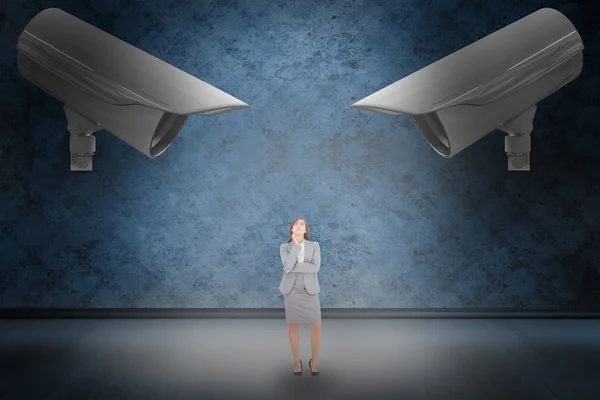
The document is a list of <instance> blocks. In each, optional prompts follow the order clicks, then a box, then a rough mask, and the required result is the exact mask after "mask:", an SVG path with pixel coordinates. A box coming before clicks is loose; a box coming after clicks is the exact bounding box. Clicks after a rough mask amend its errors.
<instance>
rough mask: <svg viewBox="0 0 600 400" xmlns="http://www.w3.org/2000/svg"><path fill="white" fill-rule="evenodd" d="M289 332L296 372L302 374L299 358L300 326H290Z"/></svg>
mask: <svg viewBox="0 0 600 400" xmlns="http://www.w3.org/2000/svg"><path fill="white" fill-rule="evenodd" d="M288 332H289V335H290V346H291V348H292V355H293V356H294V372H300V368H301V367H300V359H299V358H298V344H299V342H300V337H299V334H298V324H288Z"/></svg>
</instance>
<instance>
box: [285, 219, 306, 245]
mask: <svg viewBox="0 0 600 400" xmlns="http://www.w3.org/2000/svg"><path fill="white" fill-rule="evenodd" d="M299 219H301V220H302V221H304V225H306V232H304V239H306V240H310V231H309V230H308V222H306V220H305V219H304V218H302V217H298V218H296V219H295V220H294V221H293V222H292V224H291V225H290V239H289V240H288V241H287V242H288V243H290V242H291V241H292V228H293V227H294V224H295V223H296V221H298V220H299Z"/></svg>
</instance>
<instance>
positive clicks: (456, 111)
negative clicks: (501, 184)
mask: <svg viewBox="0 0 600 400" xmlns="http://www.w3.org/2000/svg"><path fill="white" fill-rule="evenodd" d="M583 48H584V46H583V43H582V40H581V37H580V35H579V33H578V32H577V29H576V28H575V27H574V26H573V24H572V23H571V22H570V21H569V19H568V18H567V17H565V16H564V15H563V14H562V13H560V12H559V11H557V10H554V9H551V8H543V9H541V10H538V11H536V12H534V13H532V14H530V15H528V16H526V17H524V18H522V19H520V20H518V21H516V22H514V23H512V24H510V25H508V26H506V27H504V28H502V29H500V30H498V31H496V32H494V33H492V34H490V35H488V36H486V37H484V38H482V39H480V40H478V41H476V42H474V43H472V44H470V45H468V46H466V47H464V48H462V49H460V50H458V51H456V52H454V53H452V54H450V55H448V56H446V57H444V58H442V59H440V60H438V61H436V62H434V63H433V64H430V65H429V66H427V67H425V68H423V69H421V70H419V71H416V72H414V73H413V74H411V75H409V76H407V77H405V78H403V79H401V80H399V81H397V82H395V83H393V84H391V85H389V86H387V87H385V88H383V89H381V90H379V91H377V92H375V93H373V94H371V95H370V96H367V97H365V98H364V99H362V100H360V101H358V102H356V103H354V104H352V107H354V108H358V109H362V110H367V111H374V112H378V113H382V114H386V115H400V114H410V115H412V116H413V118H414V120H415V121H416V123H417V126H418V127H419V129H420V130H421V132H422V134H423V136H424V137H425V139H426V140H427V141H428V142H429V144H430V145H431V147H433V149H434V150H435V151H436V152H437V153H439V154H440V155H442V156H444V157H446V158H450V157H453V156H455V155H456V154H458V153H459V152H461V151H462V150H464V149H465V148H467V147H469V146H470V145H472V144H473V143H475V142H476V141H478V140H479V139H481V138H483V137H484V136H486V135H487V134H489V133H490V132H492V131H493V130H495V129H499V130H502V131H504V132H506V133H508V135H507V136H506V138H505V151H506V153H507V155H508V169H509V170H512V171H529V170H530V162H529V153H530V150H531V138H530V136H529V135H530V133H531V131H532V130H533V117H534V115H535V111H536V110H537V106H536V105H537V103H538V102H540V101H541V100H542V99H544V98H546V97H548V96H550V95H551V94H552V93H554V92H555V91H557V90H558V89H560V88H562V87H563V86H565V85H566V84H567V83H569V82H571V81H572V80H573V79H575V78H576V77H577V76H579V74H580V73H581V70H582V68H583V55H582V51H583Z"/></svg>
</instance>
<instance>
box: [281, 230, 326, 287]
mask: <svg viewBox="0 0 600 400" xmlns="http://www.w3.org/2000/svg"><path fill="white" fill-rule="evenodd" d="M300 248H301V247H300V246H298V245H297V244H295V243H294V242H290V243H284V244H282V245H281V246H280V247H279V254H280V255H281V262H282V263H283V266H284V267H285V268H287V269H291V270H292V271H291V272H289V273H287V274H286V273H285V271H284V272H283V278H281V283H280V284H279V291H280V292H281V293H283V294H288V293H289V292H291V291H292V288H293V287H294V282H296V278H297V277H298V274H304V285H305V286H306V291H307V292H308V293H310V294H317V293H319V292H320V291H321V287H320V286H319V277H318V276H317V272H319V269H320V268H321V248H320V247H319V243H318V242H313V241H310V240H306V239H304V262H303V263H299V262H298V253H299V252H300Z"/></svg>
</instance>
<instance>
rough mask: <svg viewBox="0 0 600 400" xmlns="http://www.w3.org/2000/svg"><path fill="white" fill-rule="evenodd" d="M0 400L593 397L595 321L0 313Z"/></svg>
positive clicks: (596, 389)
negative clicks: (317, 328)
mask: <svg viewBox="0 0 600 400" xmlns="http://www.w3.org/2000/svg"><path fill="white" fill-rule="evenodd" d="M0 332H1V334H0V351H1V353H0V368H1V370H0V399H3V400H12V399H18V400H21V399H169V400H174V399H184V398H186V399H187V398H189V399H207V398H218V399H230V398H244V399H254V398H256V399H270V398H277V399H296V398H297V399H300V398H302V399H371V398H374V397H373V396H376V397H377V399H383V398H394V399H399V398H402V399H519V398H523V399H569V400H572V399H594V400H597V399H600V378H599V377H600V320H597V319H585V320H577V319H575V320H573V319H570V320H553V319H534V320H527V319H487V320H486V319H364V320H360V319H358V320H357V319H332V320H326V319H324V320H323V340H322V350H321V353H320V362H319V364H320V366H319V369H320V371H321V375H320V376H318V377H312V376H310V373H309V370H308V360H309V359H310V355H311V354H310V342H309V329H308V327H307V326H302V327H301V330H300V358H301V360H302V361H303V363H304V375H303V376H301V377H297V376H293V374H292V367H293V365H292V358H291V352H290V348H289V342H288V338H287V330H286V326H285V323H284V321H283V320H273V319H264V320H261V319H230V320H223V319H216V320H211V319H204V320H198V319H133V320H127V319H65V320H56V319H46V320H43V319H41V320H0Z"/></svg>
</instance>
